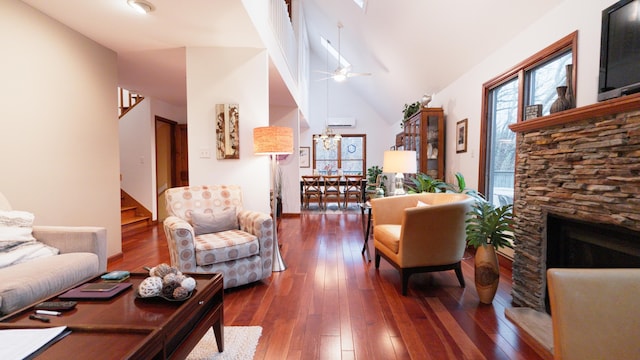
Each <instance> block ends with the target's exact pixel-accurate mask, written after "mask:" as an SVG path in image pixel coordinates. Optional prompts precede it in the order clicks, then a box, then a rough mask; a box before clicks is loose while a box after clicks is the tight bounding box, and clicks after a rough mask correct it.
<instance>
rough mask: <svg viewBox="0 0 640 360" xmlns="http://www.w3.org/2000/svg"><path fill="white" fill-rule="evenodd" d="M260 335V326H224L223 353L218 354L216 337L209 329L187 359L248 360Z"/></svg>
mask: <svg viewBox="0 0 640 360" xmlns="http://www.w3.org/2000/svg"><path fill="white" fill-rule="evenodd" d="M260 335H262V327H261V326H225V327H224V352H222V353H219V352H218V345H217V344H216V337H215V335H214V334H213V330H212V329H209V331H208V332H207V333H206V334H205V335H204V336H203V337H202V339H201V340H200V342H199V343H198V345H196V347H195V348H194V349H193V351H192V352H191V354H189V356H188V357H187V359H189V360H205V359H207V360H208V359H215V360H250V359H253V355H254V354H255V352H256V347H257V346H258V340H259V339H260Z"/></svg>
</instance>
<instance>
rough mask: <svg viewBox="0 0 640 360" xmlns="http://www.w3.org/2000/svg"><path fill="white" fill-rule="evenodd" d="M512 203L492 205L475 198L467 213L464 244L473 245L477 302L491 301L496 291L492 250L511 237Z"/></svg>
mask: <svg viewBox="0 0 640 360" xmlns="http://www.w3.org/2000/svg"><path fill="white" fill-rule="evenodd" d="M512 210H513V205H512V204H508V205H503V206H499V207H496V206H495V205H493V204H491V203H490V202H488V201H485V200H478V201H476V202H475V203H474V204H473V207H472V210H471V211H470V212H468V213H467V216H468V218H467V220H466V224H467V225H466V234H467V244H468V245H470V246H473V247H475V248H476V255H475V261H474V265H475V285H476V290H477V292H478V297H479V298H480V302H481V303H483V304H491V302H493V298H494V297H495V295H496V291H497V290H498V282H499V281H500V268H499V265H498V255H497V253H496V250H498V249H499V248H501V247H504V246H507V245H508V244H509V243H510V241H511V240H513V238H514V236H513V233H512V230H511V227H512V225H513V211H512Z"/></svg>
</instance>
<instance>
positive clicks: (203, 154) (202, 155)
mask: <svg viewBox="0 0 640 360" xmlns="http://www.w3.org/2000/svg"><path fill="white" fill-rule="evenodd" d="M200 158H201V159H209V158H211V150H209V149H200Z"/></svg>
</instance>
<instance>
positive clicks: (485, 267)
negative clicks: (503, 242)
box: [474, 245, 500, 304]
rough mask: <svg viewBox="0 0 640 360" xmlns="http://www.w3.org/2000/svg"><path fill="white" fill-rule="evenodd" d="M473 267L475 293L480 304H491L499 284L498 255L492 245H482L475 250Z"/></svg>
mask: <svg viewBox="0 0 640 360" xmlns="http://www.w3.org/2000/svg"><path fill="white" fill-rule="evenodd" d="M474 265H475V266H474V268H475V284H476V291H477V292H478V297H479V298H480V302H481V303H483V304H491V303H492V302H493V298H494V297H495V296H496V291H498V283H499V282H500V266H499V264H498V254H496V249H495V248H494V247H493V245H482V246H480V247H478V248H477V249H476V256H475V262H474Z"/></svg>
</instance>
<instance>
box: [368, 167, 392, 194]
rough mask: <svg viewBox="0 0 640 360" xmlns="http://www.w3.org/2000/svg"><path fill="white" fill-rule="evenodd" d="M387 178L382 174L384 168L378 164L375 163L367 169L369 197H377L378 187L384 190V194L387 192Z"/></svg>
mask: <svg viewBox="0 0 640 360" xmlns="http://www.w3.org/2000/svg"><path fill="white" fill-rule="evenodd" d="M378 176H380V177H381V178H380V183H378ZM383 180H387V176H386V175H382V168H380V167H379V166H378V165H374V166H372V167H370V168H368V169H367V188H366V192H367V195H368V197H369V198H376V197H377V196H378V189H381V190H382V195H383V196H384V194H385V193H386V190H387V189H386V187H385V185H384V181H383Z"/></svg>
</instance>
